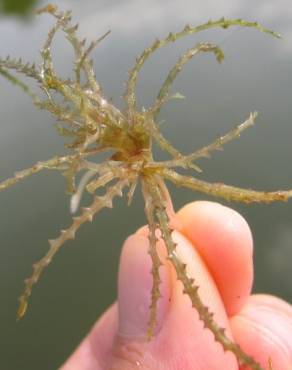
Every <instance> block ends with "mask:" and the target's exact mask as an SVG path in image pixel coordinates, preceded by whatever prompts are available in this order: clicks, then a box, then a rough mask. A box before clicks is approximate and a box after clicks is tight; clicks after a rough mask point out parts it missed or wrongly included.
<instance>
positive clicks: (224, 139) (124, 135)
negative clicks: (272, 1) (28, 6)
mask: <svg viewBox="0 0 292 370" xmlns="http://www.w3.org/2000/svg"><path fill="white" fill-rule="evenodd" d="M38 13H39V14H40V13H50V14H51V15H52V16H53V17H55V18H56V23H55V25H54V26H53V27H52V28H51V30H50V31H49V33H48V36H47V39H46V41H45V43H44V46H43V48H42V50H41V64H40V66H36V65H35V64H29V63H27V64H25V63H23V61H22V60H21V59H20V60H15V59H11V58H10V57H7V58H6V59H0V74H2V75H3V76H4V77H5V78H7V79H8V80H10V81H11V82H12V83H14V84H16V85H18V86H19V87H20V88H22V89H23V90H24V91H25V92H26V93H28V94H29V95H30V96H31V97H32V99H33V102H34V104H35V105H36V107H38V108H40V109H44V110H47V111H49V112H51V113H52V114H53V115H54V116H55V117H57V119H58V120H59V121H60V122H61V123H60V124H58V126H57V128H58V132H59V134H60V135H62V136H65V137H68V138H72V141H71V142H70V143H69V144H66V145H65V146H66V147H67V148H69V149H70V150H71V153H70V154H69V155H65V156H55V157H53V158H51V159H49V160H47V161H43V162H37V163H36V164H35V165H33V166H32V167H30V168H28V169H25V170H22V171H20V172H17V173H16V174H15V176H14V177H12V178H10V179H7V180H5V181H3V182H2V183H0V190H4V189H6V188H8V187H10V186H12V185H14V184H16V183H17V182H19V181H21V180H23V179H25V178H26V177H28V176H30V175H32V174H34V173H37V172H40V171H42V170H44V169H50V170H58V171H61V173H62V174H63V176H65V178H66V180H67V191H68V192H70V193H72V197H71V211H72V213H75V212H76V211H77V209H78V207H79V203H80V201H81V198H82V194H83V192H84V191H85V190H86V191H88V192H89V193H91V194H93V202H92V204H91V205H90V206H89V207H86V208H82V211H81V213H80V215H79V216H77V217H74V218H73V223H72V225H71V226H70V227H69V228H68V229H66V230H62V231H61V233H60V235H59V236H58V237H57V238H56V239H51V240H49V244H50V249H49V251H48V253H47V254H46V255H45V256H44V257H43V258H42V259H41V260H40V261H38V262H37V263H35V264H34V265H33V274H32V276H31V277H29V278H28V279H27V280H25V289H24V292H23V294H22V295H21V297H20V305H19V309H18V313H17V317H18V318H21V317H22V316H23V315H24V314H25V312H26V310H27V305H28V299H29V296H30V295H31V292H32V287H33V285H34V284H35V283H36V282H37V281H38V279H39V278H40V276H41V274H42V272H43V270H44V268H45V267H46V266H47V265H48V264H49V263H50V262H51V259H52V258H53V256H54V255H55V253H56V252H57V251H58V250H59V249H60V247H61V246H62V245H63V244H64V243H65V242H66V241H67V240H69V239H73V238H74V237H75V233H76V231H77V230H78V229H79V227H80V226H81V225H82V224H83V223H85V222H87V221H92V219H93V217H94V215H95V214H96V213H98V212H99V211H100V210H101V209H103V208H105V207H107V208H112V201H113V198H114V197H116V196H122V192H123V191H124V190H125V189H126V188H129V190H128V194H127V196H128V202H129V204H130V203H131V201H132V198H133V194H134V192H135V189H136V185H137V183H138V182H139V181H140V183H141V185H142V193H143V196H144V200H145V213H146V217H147V221H148V226H149V254H150V257H151V259H152V271H151V272H152V276H153V286H152V291H151V305H150V308H149V325H148V332H147V336H148V338H149V339H150V338H151V336H152V333H153V329H154V327H155V324H156V310H157V302H158V300H159V297H160V291H159V284H160V278H159V268H160V265H161V261H160V259H159V256H158V253H157V251H156V241H157V237H156V230H157V229H159V230H160V232H161V235H162V239H163V240H164V242H165V247H166V250H167V256H168V259H169V261H170V262H171V264H172V265H173V266H174V268H175V271H176V274H177V278H178V279H179V280H180V281H181V282H182V284H183V288H184V293H185V294H187V295H188V296H189V298H190V300H191V302H192V305H193V307H194V309H196V310H197V311H198V313H199V316H200V318H201V320H202V321H203V322H204V324H205V327H206V328H208V329H210V330H211V331H212V332H213V334H214V337H215V340H217V341H218V342H220V343H221V344H222V346H223V348H224V350H228V351H232V352H233V353H234V354H235V356H236V357H237V359H238V362H239V363H240V364H242V365H245V366H249V367H250V368H251V369H253V370H260V369H262V367H261V366H260V365H259V364H258V363H257V362H256V361H255V360H254V359H253V358H251V357H250V356H248V355H247V354H245V353H244V352H243V351H242V350H241V348H240V347H239V346H238V345H237V344H235V343H233V342H232V341H230V339H228V338H227V337H226V335H225V332H224V329H223V328H220V327H219V326H218V325H217V323H216V322H215V321H214V320H213V314H212V313H211V312H210V311H209V309H208V307H206V306H205V305H204V304H203V303H202V302H201V299H200V295H199V287H198V286H196V285H195V282H194V281H193V279H190V278H189V277H188V275H187V272H186V267H187V266H186V264H184V263H183V262H182V261H181V260H180V259H179V257H178V255H177V253H176V245H175V243H174V241H173V239H172V235H171V234H172V230H171V228H170V225H169V220H170V218H171V217H173V214H172V212H171V207H166V206H167V205H169V204H171V198H170V196H169V193H168V190H167V187H166V185H165V180H168V181H170V182H172V183H174V184H175V185H177V186H182V187H186V188H190V189H192V190H194V191H199V192H202V193H205V194H209V195H213V196H216V197H221V198H224V199H227V200H231V201H238V202H245V203H250V202H262V203H269V202H274V201H286V200H288V198H290V197H291V196H292V190H288V191H282V190H281V191H275V192H260V191H254V190H249V189H241V188H236V187H233V186H229V185H225V184H222V183H213V184H212V183H208V182H204V181H202V180H199V179H197V178H195V177H191V176H187V175H182V174H179V173H178V172H176V171H175V170H174V169H175V168H182V169H189V170H193V171H197V172H200V168H199V167H198V166H197V164H196V160H197V159H199V158H202V157H208V156H209V155H210V154H211V153H212V152H213V151H215V150H218V149H220V148H221V147H223V145H225V144H227V143H228V142H229V141H231V140H233V139H235V138H237V137H239V136H240V134H241V133H242V132H243V131H244V130H245V129H247V128H248V127H250V126H251V125H253V123H254V120H255V118H256V116H257V113H256V112H254V113H251V114H250V115H249V117H248V118H247V120H246V121H245V122H243V123H242V124H240V125H238V126H237V127H236V128H234V129H233V130H231V131H230V132H228V133H227V134H225V135H223V136H221V137H219V138H218V139H216V140H215V141H214V142H212V143H211V144H209V145H207V146H204V147H202V148H201V149H199V150H197V151H195V152H193V153H191V154H188V155H184V154H182V153H180V152H179V151H178V150H176V149H175V148H174V147H173V146H172V145H171V143H169V142H168V141H167V140H166V139H165V138H164V136H163V135H162V134H161V132H160V131H159V127H158V125H157V123H156V120H157V117H158V115H159V112H160V109H161V107H162V106H163V105H164V104H165V103H167V102H168V101H169V100H171V99H175V98H181V97H182V96H181V95H180V94H171V93H170V88H171V86H172V83H173V82H174V80H175V78H176V77H177V75H178V74H179V72H180V71H181V70H182V68H183V67H184V65H185V64H186V63H187V62H189V61H190V60H191V59H192V58H193V57H194V56H196V55H198V54H200V53H206V52H207V53H212V54H214V56H215V58H216V59H217V61H218V62H219V63H220V62H222V61H223V59H224V54H223V51H222V50H221V49H220V48H219V47H218V46H217V45H214V44H212V43H207V42H201V43H198V44H197V45H195V46H194V47H192V48H190V49H189V50H187V51H186V52H185V53H184V54H183V55H182V56H181V57H180V58H179V60H178V61H177V63H176V64H175V65H174V66H173V68H172V69H171V70H170V71H169V73H168V75H167V77H166V79H165V82H164V83H163V85H162V87H161V88H160V90H159V93H158V95H157V98H156V99H155V101H154V103H153V104H152V105H151V106H150V107H149V108H147V109H143V110H142V111H138V110H137V108H136V95H135V89H136V82H137V76H138V73H139V72H140V70H141V68H142V66H143V65H144V63H145V62H146V61H147V59H148V58H149V56H150V55H151V54H152V53H154V52H155V51H156V50H158V49H159V48H161V47H163V46H165V45H166V44H169V43H171V42H175V41H176V40H178V39H179V38H182V37H184V36H186V35H190V34H193V33H198V32H201V31H204V30H208V29H210V28H215V27H221V28H223V29H227V28H229V27H231V26H241V27H249V28H254V29H257V30H259V31H261V32H264V33H267V34H270V35H272V36H275V37H279V35H278V34H276V33H275V32H273V31H270V30H268V29H266V28H264V27H262V26H261V25H260V24H258V23H256V22H247V21H243V20H241V19H224V18H221V19H219V20H217V21H209V22H207V23H205V24H202V25H200V26H197V27H192V26H189V25H187V26H186V27H185V28H184V29H183V30H182V31H181V32H177V33H170V34H169V35H168V36H167V37H166V38H165V39H161V40H156V41H155V42H154V43H153V44H152V45H151V46H150V47H149V48H147V49H145V50H144V51H143V52H142V54H141V55H140V56H139V57H138V58H137V60H136V64H135V66H134V68H133V69H132V70H131V71H130V75H129V79H128V81H127V87H126V92H125V95H124V98H125V104H126V108H125V109H124V111H121V110H119V109H118V108H116V107H115V106H114V105H113V104H112V103H111V102H109V101H108V100H107V99H106V98H105V97H104V95H103V93H102V90H101V88H100V86H99V84H98V82H97V81H96V79H95V75H94V71H93V67H92V61H91V60H90V59H89V55H90V53H91V51H92V50H93V49H94V47H95V46H96V45H97V44H98V43H99V42H100V41H101V40H103V39H104V38H105V37H106V36H107V34H108V33H106V34H105V35H103V36H102V37H101V38H100V39H98V40H97V41H95V42H92V43H91V44H90V45H89V46H86V45H85V44H86V43H85V41H80V40H79V39H78V37H77V35H76V31H77V28H78V27H77V25H72V24H71V13H70V12H59V11H58V9H57V7H56V6H53V5H48V6H46V7H44V8H42V9H40V10H39V11H38ZM59 30H62V31H63V32H64V33H65V35H66V37H67V39H68V41H69V43H70V44H71V45H72V47H73V49H74V52H75V60H74V73H75V78H74V80H64V79H62V78H61V77H60V76H58V75H57V74H56V71H55V69H54V65H53V60H52V56H51V51H50V49H51V45H52V42H53V39H54V36H55V34H56V33H57V32H58V31H59ZM11 71H15V72H17V73H20V74H24V75H25V76H27V77H31V78H33V79H35V80H36V81H37V82H38V83H39V85H40V88H41V89H42V91H43V93H44V97H43V98H39V97H38V96H37V95H36V94H35V93H34V92H32V91H31V89H30V88H29V87H28V86H27V85H26V84H25V83H23V82H22V81H21V80H19V79H18V78H16V77H15V76H14V75H13V74H11ZM55 94H57V95H60V96H61V97H62V98H63V99H64V103H63V104H60V103H58V102H57V99H56V98H55ZM155 144H156V145H158V146H159V147H160V148H161V149H163V150H165V151H166V152H167V153H168V154H169V156H170V159H169V160H165V161H155V159H154V157H153V145H155ZM101 152H105V153H108V156H107V158H106V159H105V160H104V161H101V162H98V161H97V160H96V157H97V155H98V154H99V153H101ZM81 172H83V176H82V178H81V180H80V182H79V184H78V185H77V187H76V186H75V177H76V175H77V174H79V173H81ZM100 188H105V193H104V195H103V196H97V195H94V194H95V192H96V190H97V189H100ZM268 366H269V368H271V364H270V365H268Z"/></svg>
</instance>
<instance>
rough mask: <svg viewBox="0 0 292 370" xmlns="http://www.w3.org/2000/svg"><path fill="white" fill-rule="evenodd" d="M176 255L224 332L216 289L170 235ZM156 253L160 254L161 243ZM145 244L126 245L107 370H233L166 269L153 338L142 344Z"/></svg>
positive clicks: (188, 247) (135, 239) (147, 286)
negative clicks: (110, 355) (113, 335)
mask: <svg viewBox="0 0 292 370" xmlns="http://www.w3.org/2000/svg"><path fill="white" fill-rule="evenodd" d="M209 232H212V230H209ZM173 237H174V239H175V241H176V243H177V244H178V246H177V253H178V255H179V256H180V258H181V260H183V261H185V262H187V264H188V271H187V272H188V274H189V276H190V277H193V278H195V279H196V284H197V285H199V286H200V288H199V294H200V296H201V299H202V300H203V302H205V304H206V305H207V306H208V307H209V308H210V310H211V311H213V312H214V313H215V320H216V322H217V323H219V325H220V326H222V327H225V328H227V333H228V335H230V336H231V334H230V329H229V322H228V318H227V317H226V314H225V310H224V306H223V304H222V302H221V299H220V296H219V294H218V291H217V288H216V285H215V283H214V281H213V279H212V277H211V275H210V274H209V272H208V270H207V269H206V268H205V265H204V263H203V261H202V259H201V257H200V255H199V254H198V253H197V252H196V251H195V250H194V248H193V246H192V244H191V243H190V242H189V241H188V240H187V239H186V238H185V237H184V236H182V235H180V234H179V233H174V235H173ZM158 244H159V248H160V249H162V248H163V244H162V243H161V242H160V243H158ZM148 246H149V243H148V238H146V237H145V236H143V235H141V234H135V235H133V236H131V237H130V238H128V240H127V241H126V243H125V245H124V247H123V251H122V255H121V262H120V272H119V285H118V290H119V332H118V336H117V339H116V342H115V345H114V351H113V358H112V361H111V363H110V365H109V368H110V369H111V370H129V369H131V370H134V369H137V370H138V369H139V370H146V369H147V370H149V369H161V370H164V369H165V370H167V369H184V370H188V369H189V370H210V369H212V370H219V369H220V370H222V369H223V368H224V369H229V370H236V369H238V367H237V362H236V360H235V358H234V356H233V355H232V354H231V353H229V352H224V351H223V349H222V346H221V345H220V344H219V343H215V342H214V336H213V334H212V333H211V332H210V331H209V330H207V329H205V328H204V327H203V323H202V322H201V321H200V320H199V318H198V314H197V313H196V311H195V310H194V309H193V308H192V306H191V304H190V300H189V297H187V296H186V295H184V294H183V293H182V291H183V289H182V285H181V283H180V282H178V281H177V279H176V276H175V274H174V271H173V270H172V268H171V267H170V265H169V264H168V263H164V265H163V267H161V268H160V275H161V284H160V292H161V294H162V297H161V298H160V300H159V304H158V314H157V325H156V330H155V333H154V337H153V338H152V339H151V340H150V341H147V338H146V331H147V324H148V320H149V305H150V291H151V287H152V276H151V274H150V272H151V259H150V257H149V255H148V253H147V250H148Z"/></svg>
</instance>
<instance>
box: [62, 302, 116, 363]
mask: <svg viewBox="0 0 292 370" xmlns="http://www.w3.org/2000/svg"><path fill="white" fill-rule="evenodd" d="M117 328H118V309H117V304H114V305H113V306H111V307H110V308H109V309H108V310H107V311H106V312H105V313H104V314H103V316H102V317H101V318H100V319H99V320H98V321H97V323H96V324H95V325H94V327H93V328H92V330H91V331H90V333H89V334H88V336H87V337H86V338H85V339H84V340H83V341H82V342H81V344H80V345H79V346H78V348H77V349H76V351H75V352H74V353H73V354H72V356H71V357H70V358H69V359H68V360H67V361H66V363H65V364H64V365H63V366H62V367H61V369H60V370H105V369H107V364H108V362H109V358H110V357H111V353H112V349H113V342H114V338H115V336H116V333H117Z"/></svg>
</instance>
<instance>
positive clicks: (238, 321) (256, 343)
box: [231, 295, 292, 370]
mask: <svg viewBox="0 0 292 370" xmlns="http://www.w3.org/2000/svg"><path fill="white" fill-rule="evenodd" d="M231 328H232V332H233V335H234V338H235V340H236V342H237V343H238V344H239V345H240V346H241V347H242V349H243V350H244V351H246V352H247V353H249V354H250V355H251V356H253V357H254V358H255V359H256V360H257V361H258V362H259V363H260V364H261V365H262V366H263V368H265V369H266V368H268V362H269V360H270V361H271V363H272V366H273V369H275V370H281V369H283V370H284V369H285V370H291V369H292V306H291V305H290V304H288V303H286V302H284V301H283V300H281V299H279V298H275V297H272V296H269V295H253V296H251V297H250V298H249V300H248V302H247V304H246V305H245V306H244V307H243V309H242V311H241V312H240V313H239V314H238V315H236V316H234V317H232V318H231Z"/></svg>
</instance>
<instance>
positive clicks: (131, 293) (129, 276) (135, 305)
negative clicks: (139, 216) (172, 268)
mask: <svg viewBox="0 0 292 370" xmlns="http://www.w3.org/2000/svg"><path fill="white" fill-rule="evenodd" d="M148 247H149V241H148V238H146V237H145V236H141V235H137V234H136V235H133V236H131V237H129V238H128V239H127V240H126V242H125V244H124V247H123V251H122V255H121V260H120V269H119V279H118V303H119V334H120V335H121V336H123V337H132V338H137V339H138V338H139V339H146V334H147V326H148V322H149V317H150V316H149V314H150V310H149V306H150V303H151V289H152V275H151V269H152V261H151V258H150V256H149V254H148V252H147V251H148ZM159 273H160V279H161V283H160V286H159V288H160V293H161V295H162V296H161V297H160V298H159V301H158V305H157V323H156V327H155V329H154V335H157V334H158V332H159V331H160V330H161V327H162V325H163V321H164V318H165V316H166V314H167V311H168V307H169V299H170V294H171V291H170V276H169V273H168V271H167V267H165V266H161V267H160V268H159Z"/></svg>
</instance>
